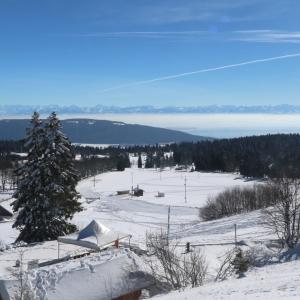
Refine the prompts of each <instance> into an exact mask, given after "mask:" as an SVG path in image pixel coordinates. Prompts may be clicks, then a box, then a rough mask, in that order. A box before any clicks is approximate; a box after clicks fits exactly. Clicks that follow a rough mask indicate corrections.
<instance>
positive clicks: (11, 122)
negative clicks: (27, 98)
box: [0, 119, 208, 144]
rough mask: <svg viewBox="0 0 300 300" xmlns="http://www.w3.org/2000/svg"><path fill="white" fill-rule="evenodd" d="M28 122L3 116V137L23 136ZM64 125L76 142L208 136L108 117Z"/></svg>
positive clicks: (143, 141) (136, 141) (188, 139)
mask: <svg viewBox="0 0 300 300" xmlns="http://www.w3.org/2000/svg"><path fill="white" fill-rule="evenodd" d="M28 122H29V120H27V119H4V120H0V140H20V139H22V138H23V137H24V136H25V132H26V128H27V127H28ZM62 126H63V128H62V131H63V132H64V133H65V134H67V135H68V137H69V138H70V140H71V141H72V142H73V143H85V144H156V143H170V142H194V141H201V140H206V139H208V138H205V137H201V136H196V135H191V134H188V133H184V132H181V131H176V130H171V129H165V128H158V127H151V126H144V125H136V124H126V123H123V122H115V121H104V120H92V119H67V120H62Z"/></svg>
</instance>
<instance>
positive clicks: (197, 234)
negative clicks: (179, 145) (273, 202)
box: [0, 166, 300, 300]
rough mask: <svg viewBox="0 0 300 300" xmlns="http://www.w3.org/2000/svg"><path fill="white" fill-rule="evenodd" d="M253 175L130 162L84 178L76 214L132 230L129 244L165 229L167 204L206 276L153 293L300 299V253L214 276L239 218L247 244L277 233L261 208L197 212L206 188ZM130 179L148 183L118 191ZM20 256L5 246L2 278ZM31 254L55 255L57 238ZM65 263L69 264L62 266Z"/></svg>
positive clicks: (9, 235)
mask: <svg viewBox="0 0 300 300" xmlns="http://www.w3.org/2000/svg"><path fill="white" fill-rule="evenodd" d="M185 179H186V181H185ZM185 182H186V201H185ZM254 183H255V182H254V181H247V180H245V179H243V178H241V177H239V176H238V175H236V174H224V173H198V172H186V171H176V170H175V169H167V170H164V171H163V172H160V171H159V170H155V169H138V168H136V167H135V166H133V168H131V169H126V170H125V171H124V172H109V173H104V174H101V175H98V176H96V177H95V178H89V179H85V180H82V181H81V182H80V183H79V185H78V191H79V192H80V193H81V195H82V198H81V201H82V203H83V207H84V210H83V211H82V212H80V213H78V214H76V215H75V217H74V220H73V221H74V223H75V224H76V225H77V226H78V227H79V228H80V229H81V228H83V227H85V226H86V225H87V224H88V223H89V222H90V221H91V220H92V219H97V220H99V221H101V223H103V224H104V225H105V226H107V227H108V228H111V229H113V230H116V231H121V232H124V233H130V234H132V244H133V245H139V246H140V247H141V248H144V247H145V234H146V232H150V231H151V232H153V231H161V230H166V228H167V213H168V206H170V207H171V217H170V236H171V239H172V240H173V241H177V242H178V243H179V246H182V248H183V251H184V247H185V244H186V242H190V243H191V246H192V249H194V248H195V247H196V248H198V247H200V249H202V250H203V251H204V253H205V255H206V258H207V262H208V277H207V282H206V284H205V285H204V286H202V287H199V288H195V289H186V290H185V291H181V292H173V293H171V294H169V295H163V296H160V297H156V298H154V299H157V300H160V299H161V300H169V299H172V300H177V299H200V298H201V299H254V298H258V299H293V297H294V298H295V299H297V297H300V288H299V285H298V283H299V280H300V275H299V272H298V268H299V267H300V262H298V261H293V262H286V263H282V264H272V265H269V266H265V267H263V268H252V269H251V270H250V271H249V272H247V274H246V277H245V278H242V279H234V278H232V279H228V280H226V281H224V282H218V283H215V282H214V281H213V279H214V277H215V276H216V273H217V270H218V268H219V267H220V264H221V262H222V260H223V259H224V255H225V254H226V253H227V252H228V251H229V250H231V249H233V247H234V224H236V225H237V239H238V241H242V242H243V244H244V245H245V246H243V247H244V248H245V249H249V248H250V247H260V246H263V245H265V244H267V243H269V242H272V240H273V239H275V238H276V237H275V235H273V234H272V233H271V232H270V230H269V229H267V228H265V227H264V226H263V225H262V222H263V219H262V216H261V213H260V212H259V211H256V212H251V213H247V214H242V215H236V216H232V217H228V218H223V219H219V220H215V221H210V222H202V221H201V220H200V218H199V207H202V206H203V205H204V204H205V202H206V199H207V197H208V196H209V195H216V194H217V193H219V192H220V191H223V190H224V189H225V188H227V187H232V186H250V185H252V184H254ZM132 185H133V186H134V187H136V186H137V185H138V186H139V188H141V189H143V190H144V195H143V196H142V197H132V196H130V195H117V191H125V190H130V189H131V187H132ZM158 192H160V193H164V194H165V197H156V196H157V194H158ZM95 195H96V196H95ZM93 196H95V197H94V199H93ZM86 198H87V199H86ZM1 199H2V200H0V201H2V203H3V204H4V205H5V207H8V208H9V203H10V202H11V201H12V200H11V199H10V195H9V194H3V195H1ZM11 225H12V222H3V223H0V233H1V238H0V239H1V241H2V243H4V244H9V243H12V242H13V241H14V240H15V238H16V237H17V234H18V232H17V231H16V230H15V229H12V228H11ZM60 251H61V254H62V255H68V254H70V253H72V252H73V253H75V252H76V251H77V252H76V253H77V254H79V253H80V251H82V250H81V249H76V250H75V249H74V247H73V246H71V245H62V246H61V249H60ZM274 255H275V256H276V253H274ZM17 258H18V252H17V251H15V250H14V249H11V250H8V251H5V252H0V262H1V267H0V278H6V277H7V276H8V274H9V270H10V269H11V267H12V264H13V262H15V260H16V259H17ZM33 258H38V259H39V260H40V261H41V262H43V261H45V260H47V259H55V258H57V244H56V242H55V241H54V242H46V243H44V244H39V245H36V246H34V247H31V248H29V249H28V251H27V252H26V253H25V260H26V261H29V260H30V259H33ZM66 266H67V265H66V264H64V268H65V267H66ZM60 288H61V287H60ZM61 292H62V290H61ZM276 297H277V298H276Z"/></svg>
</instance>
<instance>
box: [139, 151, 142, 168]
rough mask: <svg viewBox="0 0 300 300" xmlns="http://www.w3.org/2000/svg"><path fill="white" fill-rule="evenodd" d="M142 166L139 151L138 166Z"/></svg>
mask: <svg viewBox="0 0 300 300" xmlns="http://www.w3.org/2000/svg"><path fill="white" fill-rule="evenodd" d="M142 167H143V163H142V157H141V153H139V158H138V168H142Z"/></svg>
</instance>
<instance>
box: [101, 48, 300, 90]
mask: <svg viewBox="0 0 300 300" xmlns="http://www.w3.org/2000/svg"><path fill="white" fill-rule="evenodd" d="M296 57H300V52H299V53H293V54H287V55H280V56H273V57H268V58H263V59H255V60H249V61H245V62H241V63H236V64H230V65H225V66H220V67H212V68H207V69H201V70H196V71H192V72H185V73H179V74H173V75H168V76H163V77H157V78H153V79H149V80H142V81H136V82H132V83H129V84H123V85H119V86H114V87H111V88H107V89H104V90H102V91H100V92H99V93H100V94H102V93H106V92H109V91H114V90H120V89H123V88H127V87H133V86H138V85H144V84H149V83H154V82H158V81H165V80H170V79H176V78H180V77H186V76H191V75H196V74H201V73H208V72H215V71H220V70H225V69H234V68H238V67H243V66H246V65H253V64H259V63H266V62H271V61H276V60H283V59H289V58H296Z"/></svg>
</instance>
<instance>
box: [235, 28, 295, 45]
mask: <svg viewBox="0 0 300 300" xmlns="http://www.w3.org/2000/svg"><path fill="white" fill-rule="evenodd" d="M231 39H232V40H238V41H244V42H260V43H300V31H281V30H244V31H235V32H233V35H232V38H231Z"/></svg>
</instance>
